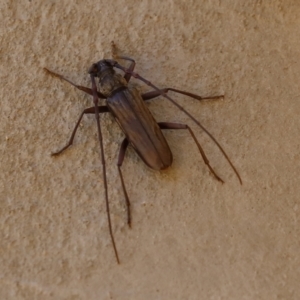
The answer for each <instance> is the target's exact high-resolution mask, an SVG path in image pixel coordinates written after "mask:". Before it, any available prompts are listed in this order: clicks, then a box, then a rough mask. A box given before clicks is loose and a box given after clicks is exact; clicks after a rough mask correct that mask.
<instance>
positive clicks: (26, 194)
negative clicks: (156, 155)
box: [0, 0, 300, 299]
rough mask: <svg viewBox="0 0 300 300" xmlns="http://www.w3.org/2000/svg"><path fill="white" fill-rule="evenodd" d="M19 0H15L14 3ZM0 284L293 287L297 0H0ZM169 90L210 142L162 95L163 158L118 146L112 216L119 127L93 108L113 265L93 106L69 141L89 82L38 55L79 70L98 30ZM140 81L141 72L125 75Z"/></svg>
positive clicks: (81, 295)
mask: <svg viewBox="0 0 300 300" xmlns="http://www.w3.org/2000/svg"><path fill="white" fill-rule="evenodd" d="M17 2H18V3H17ZM0 9H1V10H0V14H1V18H0V19H1V28H0V30H1V32H0V39H1V48H0V56H1V64H0V68H1V71H0V76H1V89H0V92H1V109H0V122H1V123H0V124H1V125H0V141H1V143H0V153H1V156H0V157H1V173H0V227H1V228H0V265H1V270H0V298H1V299H298V297H299V293H300V287H299V276H300V254H299V247H300V229H299V228H300V224H299V217H300V207H299V193H300V186H299V175H300V163H299V158H300V157H299V151H300V142H299V130H300V119H299V113H300V102H299V99H300V88H299V79H300V65H299V61H300V50H299V49H300V39H299V30H300V18H299V17H300V6H299V3H298V1H292V0H291V1H289V0H285V1H283V0H281V1H279V0H274V1H269V3H267V2H266V3H264V2H263V1H233V0H230V1H217V0H212V1H202V0H200V1H199V0H195V1H171V0H168V1H132V0H127V1H124V0H117V1H110V2H109V1H103V0H100V1H99V0H98V1H94V0H85V1H66V0H61V1H55V0H52V1H50V0H49V1H36V0H32V1H4V0H2V1H0ZM112 40H114V41H115V43H116V44H117V46H118V49H119V53H120V54H123V55H129V56H132V57H134V58H135V59H136V61H137V68H136V70H137V72H139V73H140V74H143V76H145V77H146V78H147V79H149V80H151V81H152V82H153V83H155V84H157V85H158V86H159V87H175V88H178V89H184V90H189V91H191V92H193V93H198V94H200V95H203V96H205V95H217V94H222V93H225V99H224V100H220V101H206V102H203V103H199V102H197V101H196V100H191V99H189V98H187V97H184V96H181V95H173V96H174V99H176V100H177V101H178V102H179V103H180V104H182V105H183V106H184V107H185V108H186V109H187V110H188V111H189V112H191V113H192V114H193V115H194V116H195V117H196V118H197V119H199V120H200V121H201V122H202V124H203V125H204V126H205V127H206V128H207V129H208V130H210V132H211V133H212V134H213V135H214V136H215V137H216V139H217V140H218V141H219V142H220V143H221V144H222V146H223V147H224V148H225V150H226V151H227V153H228V155H229V156H230V158H231V159H232V161H233V163H234V164H235V166H236V167H237V169H238V171H239V172H240V174H241V176H242V179H243V185H242V186H241V185H240V184H239V182H238V180H237V178H236V176H235V175H234V173H233V171H232V170H231V169H230V167H229V165H228V163H227V162H226V160H225V159H224V157H223V156H222V155H221V153H220V151H219V150H218V149H217V147H216V146H215V145H214V144H213V142H212V141H211V140H210V139H209V138H208V137H207V136H206V135H205V134H204V133H203V131H201V129H200V128H198V127H197V126H196V125H195V124H193V122H192V121H191V120H189V119H188V118H187V117H186V116H185V115H184V114H182V113H181V112H180V111H179V110H178V109H176V107H174V106H172V105H171V104H169V103H167V101H166V100H165V99H163V98H161V99H159V98H158V99H156V100H153V101H151V102H149V107H150V109H151V111H153V114H154V116H155V118H156V119H157V120H158V121H170V122H181V123H187V124H189V125H190V126H191V127H192V129H193V130H194V132H195V134H196V136H197V138H198V139H199V141H200V142H201V145H202V146H203V148H204V150H205V152H206V154H207V156H208V157H209V160H210V162H211V165H212V166H213V167H214V168H215V170H216V172H217V173H218V174H219V175H220V176H221V177H222V178H223V179H224V181H225V184H223V185H222V184H221V183H219V182H217V181H216V180H215V179H214V178H213V177H212V176H211V175H210V173H209V170H208V168H207V167H206V166H205V164H204V163H203V161H202V159H201V157H200V155H199V153H198V150H197V147H196V146H195V144H194V142H193V140H192V139H191V137H190V136H189V134H188V132H185V131H169V132H166V138H167V140H168V142H169V143H170V146H171V148H172V151H173V154H174V164H173V166H172V167H171V168H169V169H168V170H166V171H164V172H161V173H160V172H154V171H152V170H150V169H149V168H147V167H146V166H145V165H144V164H143V162H142V161H141V160H140V159H139V157H138V156H137V155H136V154H135V152H134V151H133V150H132V149H129V151H128V152H127V155H126V159H125V162H124V166H123V170H124V176H125V181H126V185H127V189H128V193H129V196H130V199H131V201H132V214H133V227H132V229H131V230H130V229H128V228H127V226H126V215H125V206H124V197H123V194H122V189H121V183H120V180H119V177H118V172H117V168H116V161H117V155H118V149H119V146H120V143H121V141H122V137H123V134H122V133H121V131H120V129H119V128H118V126H117V125H116V123H115V122H114V120H113V118H112V117H111V116H109V115H107V116H103V117H102V118H101V124H102V127H103V135H104V140H105V141H104V148H105V155H106V162H107V178H108V184H109V198H110V205H111V216H112V221H113V231H114V234H115V238H116V243H117V247H118V250H119V254H120V259H121V265H117V264H116V261H115V257H114V254H113V250H112V246H111V241H110V237H109V234H108V228H107V219H106V211H105V202H104V191H103V188H104V187H103V181H102V173H101V162H100V158H99V153H100V150H99V146H98V142H97V132H96V126H95V121H94V118H93V116H86V117H85V118H84V119H83V121H82V123H81V126H80V128H79V131H78V134H77V136H76V139H75V143H74V146H73V147H72V148H71V149H69V150H68V151H66V152H65V153H64V154H63V155H62V156H60V157H58V158H53V157H51V156H50V153H51V152H52V151H55V150H58V149H59V148H60V147H62V146H64V145H65V143H66V142H67V140H68V138H69V136H70V133H71V130H72V128H73V126H74V124H75V122H76V120H77V118H78V116H79V114H80V112H81V111H82V110H83V109H84V108H85V107H89V106H91V105H92V101H91V97H90V96H88V95H86V94H84V93H82V92H80V91H78V90H76V89H74V88H73V87H72V86H71V85H69V84H67V83H64V82H61V81H59V80H58V79H55V78H52V77H50V76H47V74H45V72H44V71H43V67H48V68H49V69H51V70H54V71H56V72H59V73H61V74H64V75H65V76H66V77H68V78H70V79H71V80H73V81H74V82H76V83H78V84H82V85H86V86H89V85H90V82H89V77H88V75H87V69H88V68H89V66H90V65H91V63H93V62H95V61H97V60H99V59H101V58H103V57H107V58H109V57H110V56H111V54H110V42H111V41H112ZM132 85H135V86H140V87H141V89H142V91H146V90H150V88H148V87H146V86H145V85H143V84H141V83H140V82H138V81H136V80H132Z"/></svg>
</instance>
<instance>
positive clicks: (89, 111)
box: [51, 106, 109, 156]
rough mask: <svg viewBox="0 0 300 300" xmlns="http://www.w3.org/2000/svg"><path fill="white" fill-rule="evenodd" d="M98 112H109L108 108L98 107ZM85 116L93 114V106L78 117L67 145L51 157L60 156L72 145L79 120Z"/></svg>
mask: <svg viewBox="0 0 300 300" xmlns="http://www.w3.org/2000/svg"><path fill="white" fill-rule="evenodd" d="M99 112H100V113H105V112H109V110H108V107H107V106H99ZM85 114H95V107H94V106H93V107H89V108H86V109H85V110H84V111H83V112H82V113H81V115H80V117H79V119H78V121H77V123H76V125H75V127H74V129H73V132H72V135H71V137H70V140H69V142H68V144H67V145H66V146H65V147H63V148H62V149H61V150H59V151H57V152H54V153H51V156H56V155H59V154H61V153H62V152H63V151H65V150H66V149H67V148H69V147H70V146H71V145H72V144H73V140H74V137H75V134H76V131H77V129H78V126H79V124H80V122H81V119H82V117H83V115H85Z"/></svg>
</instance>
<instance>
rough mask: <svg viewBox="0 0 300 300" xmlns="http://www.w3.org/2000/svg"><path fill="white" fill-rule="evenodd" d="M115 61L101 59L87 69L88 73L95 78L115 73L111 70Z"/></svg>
mask: <svg viewBox="0 0 300 300" xmlns="http://www.w3.org/2000/svg"><path fill="white" fill-rule="evenodd" d="M114 63H115V61H114V60H111V59H102V60H99V61H98V62H97V63H95V64H92V66H91V67H90V68H89V71H88V73H89V74H91V75H94V76H95V77H99V78H101V77H103V75H104V74H105V75H106V74H108V73H110V74H112V75H113V74H114V73H115V71H114V69H113V66H114Z"/></svg>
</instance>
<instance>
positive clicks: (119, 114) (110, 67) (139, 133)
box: [44, 43, 242, 264]
mask: <svg viewBox="0 0 300 300" xmlns="http://www.w3.org/2000/svg"><path fill="white" fill-rule="evenodd" d="M112 46H113V47H115V46H114V44H113V43H112ZM116 58H119V59H124V60H127V61H130V66H129V67H128V68H125V67H123V66H122V65H120V64H119V63H118V62H117V61H116V60H112V59H103V60H100V61H98V62H97V63H94V64H92V66H91V67H90V68H89V70H88V73H89V75H90V78H91V83H92V88H91V89H90V88H87V87H84V86H80V85H77V84H75V83H73V82H72V81H70V80H69V79H67V78H65V77H64V76H62V75H59V74H57V73H54V72H52V71H50V70H48V69H47V68H44V70H45V71H46V72H47V73H49V74H51V75H53V76H55V77H58V78H59V79H62V80H65V81H67V82H68V83H70V84H71V85H73V86H75V87H76V88H77V89H79V90H81V91H84V92H85V93H87V94H89V95H91V96H93V102H94V106H93V107H89V108H86V109H85V110H84V111H83V112H82V113H81V115H80V117H79V119H78V121H77V123H76V125H75V127H74V129H73V132H72V135H71V138H70V140H69V142H68V143H67V145H66V146H65V147H63V148H62V149H61V150H59V151H57V152H54V153H52V154H51V155H52V156H57V155H59V154H61V153H62V152H63V151H64V150H66V149H67V148H68V147H70V146H71V145H72V144H73V140H74V137H75V133H76V131H77V128H78V126H79V124H80V122H81V119H82V117H83V115H85V114H94V115H95V118H96V122H97V129H98V140H99V144H100V149H101V162H102V174H103V183H104V188H105V189H104V193H105V203H106V211H107V219H108V228H109V233H110V237H111V241H112V245H113V249H114V253H115V257H116V260H117V262H118V264H119V263H120V260H119V255H118V251H117V247H116V243H115V240H114V235H113V231H112V225H111V218H110V211H109V202H108V190H107V180H106V166H105V158H104V149H103V142H102V133H101V126H100V118H99V116H100V114H102V113H108V112H110V113H111V114H112V115H113V117H114V118H115V120H116V121H117V123H118V124H119V126H120V128H121V129H122V131H123V132H124V134H125V138H124V140H123V142H122V144H121V147H120V152H119V157H118V163H117V166H118V171H119V176H120V180H121V184H122V189H123V193H124V197H125V203H126V208H127V223H128V226H129V227H131V213H130V201H129V197H128V194H127V191H126V187H125V183H124V178H123V175H122V171H121V166H122V163H123V160H124V156H125V152H126V149H127V147H128V145H129V144H130V145H131V146H132V147H133V148H134V150H135V151H136V153H137V154H138V155H139V157H140V158H141V159H142V160H143V161H144V163H145V164H146V165H147V166H149V167H150V168H152V169H154V170H163V169H166V168H168V167H169V166H171V164H172V160H173V157H172V152H171V150H170V147H169V145H168V143H167V141H166V139H165V137H164V135H163V134H162V131H161V129H187V130H188V131H189V133H190V134H191V136H192V138H193V140H194V142H195V143H196V145H197V147H198V149H199V152H200V154H201V156H202V158H203V160H204V162H205V164H206V165H207V167H208V168H209V170H210V171H211V173H212V174H213V175H214V177H215V178H216V179H217V180H218V181H220V182H222V183H224V181H223V180H222V179H221V178H220V177H219V176H218V175H217V174H216V172H215V171H214V170H213V168H212V167H211V166H210V164H209V161H208V159H207V157H206V155H205V153H204V151H203V149H202V147H201V146H200V144H199V142H198V140H197V138H196V136H195V135H194V133H193V131H192V129H191V128H190V127H189V126H188V125H186V124H178V123H168V122H159V123H157V122H156V121H155V119H154V117H153V116H152V114H151V112H150V111H149V109H148V107H147V105H146V104H145V101H147V100H150V99H153V98H155V97H158V96H163V97H165V98H167V99H168V100H169V101H170V102H171V103H172V104H174V105H175V106H177V107H178V108H179V109H180V110H181V111H182V112H183V113H185V114H186V115H187V116H188V117H189V118H190V119H192V120H193V121H194V122H195V123H196V124H197V125H198V126H199V127H200V128H201V129H202V130H203V131H204V132H205V133H206V134H207V135H208V136H209V137H210V138H211V139H212V140H213V142H214V143H215V144H216V145H217V147H218V148H219V149H220V151H221V152H222V154H223V155H224V157H225V158H226V160H227V161H228V163H229V164H230V166H231V168H232V169H233V171H234V172H235V174H236V176H237V177H238V179H239V182H240V184H242V179H241V177H240V175H239V173H238V172H237V170H236V168H235V167H234V165H233V164H232V162H231V161H230V159H229V157H228V156H227V154H226V153H225V151H224V150H223V148H222V147H221V145H220V144H219V143H218V142H217V140H216V139H215V138H214V137H213V136H212V134H211V133H209V132H208V131H207V129H205V128H204V127H203V126H202V125H201V123H200V122H199V121H197V120H196V119H195V118H194V117H193V116H192V115H191V114H190V113H188V112H187V111H186V110H185V109H184V108H183V107H182V106H180V105H179V104H177V103H176V102H175V101H174V100H173V99H172V98H170V97H169V96H168V95H167V93H168V92H169V91H172V92H175V93H179V94H182V95H186V96H189V97H192V98H194V99H197V100H204V99H218V98H223V97H224V96H223V95H220V96H211V97H200V96H198V95H195V94H192V93H189V92H185V91H181V90H177V89H173V88H164V89H159V88H157V87H156V86H155V85H153V84H152V83H151V82H150V81H148V80H146V79H145V78H143V77H142V76H140V75H139V74H137V73H135V72H134V71H133V70H134V67H135V61H134V60H133V59H131V58H129V57H126V56H119V57H116ZM114 68H117V69H120V70H122V71H123V72H124V73H125V75H124V76H121V75H120V74H118V73H116V72H115V70H114ZM95 77H98V79H99V85H98V86H99V91H98V90H97V86H96V81H95ZM131 77H134V78H137V79H139V80H141V81H143V82H144V83H146V84H147V85H148V86H150V87H152V88H153V89H154V91H151V92H147V93H144V94H139V92H138V91H137V90H136V89H133V88H129V87H128V86H127V84H128V82H129V80H130V78H131ZM99 98H102V99H106V105H101V106H99V105H98V101H99Z"/></svg>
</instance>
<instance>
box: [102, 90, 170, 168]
mask: <svg viewBox="0 0 300 300" xmlns="http://www.w3.org/2000/svg"><path fill="white" fill-rule="evenodd" d="M107 106H108V108H109V110H110V111H111V113H112V114H113V115H114V117H115V119H116V121H117V122H118V124H119V125H120V127H121V129H122V130H123V132H124V134H125V135H126V137H127V139H128V141H129V143H130V144H131V145H132V146H133V148H134V149H135V150H136V152H137V154H138V155H139V156H140V157H141V159H142V160H143V161H144V162H145V164H147V165H148V166H149V167H150V168H152V169H154V170H163V169H166V168H167V167H169V166H170V165H171V164H172V161H173V157H172V152H171V150H170V147H169V145H168V143H167V141H166V139H165V137H164V135H163V133H162V131H161V129H160V128H159V126H158V124H157V122H156V121H155V119H154V118H153V116H152V114H151V112H150V111H149V109H148V107H147V105H146V104H145V102H144V101H143V99H142V97H141V96H140V94H139V92H138V91H137V90H136V89H130V91H129V90H128V89H127V88H125V89H124V90H121V91H118V92H117V93H115V94H113V95H112V96H111V97H109V98H107Z"/></svg>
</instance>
